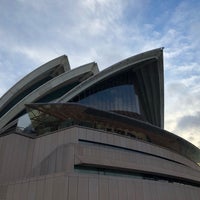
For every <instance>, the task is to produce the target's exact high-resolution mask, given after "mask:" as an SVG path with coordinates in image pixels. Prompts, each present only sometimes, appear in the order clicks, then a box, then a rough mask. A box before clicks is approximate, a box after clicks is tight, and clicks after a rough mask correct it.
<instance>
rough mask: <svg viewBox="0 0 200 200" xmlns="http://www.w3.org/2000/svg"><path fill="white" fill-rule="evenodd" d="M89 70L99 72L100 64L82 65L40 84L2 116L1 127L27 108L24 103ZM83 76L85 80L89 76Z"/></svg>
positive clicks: (93, 72) (0, 119)
mask: <svg viewBox="0 0 200 200" xmlns="http://www.w3.org/2000/svg"><path fill="white" fill-rule="evenodd" d="M89 72H91V73H92V75H94V74H96V73H98V66H97V64H96V63H95V62H91V63H88V64H85V65H81V66H79V67H77V68H74V69H72V70H70V71H66V72H64V73H62V74H60V75H59V76H56V77H55V78H53V79H51V80H49V81H48V82H46V83H44V84H43V85H41V86H39V87H38V88H36V89H35V90H33V91H32V92H31V93H29V94H27V95H26V96H25V97H24V98H23V99H21V100H20V101H19V102H18V103H17V104H16V105H15V106H13V107H12V108H11V109H10V110H8V112H6V113H5V114H4V115H3V116H2V117H1V118H0V128H2V127H4V126H5V125H6V124H7V123H8V122H9V121H10V120H11V119H12V118H13V117H14V116H16V115H17V114H18V113H20V112H21V111H22V110H23V109H24V108H25V106H24V104H26V103H31V102H34V101H35V100H37V99H38V98H39V97H40V96H44V95H45V94H47V93H48V94H49V93H50V92H51V91H52V90H53V89H54V88H55V87H58V86H59V85H61V84H63V83H65V82H67V81H70V80H72V79H74V78H76V77H79V76H81V75H84V74H85V73H89ZM82 78H83V80H84V79H86V78H88V77H85V78H84V77H82Z"/></svg>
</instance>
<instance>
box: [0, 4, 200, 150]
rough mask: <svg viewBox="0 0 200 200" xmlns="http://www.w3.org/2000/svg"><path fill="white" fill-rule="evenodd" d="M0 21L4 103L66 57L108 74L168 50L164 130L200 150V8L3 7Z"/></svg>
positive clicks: (0, 88) (0, 80)
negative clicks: (17, 87) (23, 82)
mask: <svg viewBox="0 0 200 200" xmlns="http://www.w3.org/2000/svg"><path fill="white" fill-rule="evenodd" d="M0 13H1V15H0V97H1V96H2V95H3V94H4V93H5V92H6V91H7V90H8V89H9V88H10V87H11V86H13V85H14V84H15V83H16V82H17V81H19V80H20V79H21V78H22V77H23V76H25V75H27V74H28V73H29V72H31V71H32V70H34V69H36V68H37V67H39V66H40V65H42V64H44V63H46V62H48V61H50V60H52V59H54V58H56V57H58V56H61V55H63V54H65V55H67V56H68V59H69V62H70V65H71V68H75V67H78V66H80V65H83V64H85V63H89V62H91V61H95V62H97V63H98V66H99V68H100V70H102V69H104V68H107V67H109V66H110V65H112V64H114V63H116V62H118V61H120V60H122V59H125V58H127V57H130V56H133V55H135V54H138V53H141V52H143V51H148V50H151V49H155V48H159V47H165V49H164V75H165V129H166V130H168V131H171V132H173V133H175V134H177V135H179V136H181V137H183V138H185V139H186V140H188V141H190V142H191V143H193V144H194V145H196V146H198V147H199V148H200V1H199V0H185V1H184V0H56V1H55V0H34V1H33V0H32V1H31V0H0Z"/></svg>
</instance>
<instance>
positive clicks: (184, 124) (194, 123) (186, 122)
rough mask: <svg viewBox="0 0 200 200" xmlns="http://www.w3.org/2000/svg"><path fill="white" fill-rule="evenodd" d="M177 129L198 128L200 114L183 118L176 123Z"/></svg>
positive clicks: (199, 125)
mask: <svg viewBox="0 0 200 200" xmlns="http://www.w3.org/2000/svg"><path fill="white" fill-rule="evenodd" d="M177 128H179V129H191V128H200V112H197V113H196V114H195V115H186V116H183V117H182V118H181V119H180V120H179V121H178V123H177Z"/></svg>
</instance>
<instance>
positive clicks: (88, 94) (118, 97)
mask: <svg viewBox="0 0 200 200" xmlns="http://www.w3.org/2000/svg"><path fill="white" fill-rule="evenodd" d="M71 101H72V102H78V103H81V104H84V105H87V106H91V107H94V108H97V109H101V110H108V111H125V112H134V113H138V114H139V113H140V109H139V101H138V95H137V94H136V91H135V87H134V75H133V72H132V71H130V72H123V73H122V74H119V75H115V76H114V77H111V78H109V79H107V80H104V81H102V82H100V83H97V84H96V85H93V86H92V87H91V88H89V89H87V90H86V91H84V92H82V93H81V94H80V95H78V96H76V97H75V98H74V99H72V100H71Z"/></svg>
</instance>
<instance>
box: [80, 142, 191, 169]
mask: <svg viewBox="0 0 200 200" xmlns="http://www.w3.org/2000/svg"><path fill="white" fill-rule="evenodd" d="M79 141H80V142H82V143H88V144H94V145H100V146H102V147H103V146H104V147H110V148H112V149H120V150H126V151H130V152H135V153H140V154H143V155H148V156H153V157H156V158H160V159H163V160H167V161H170V162H173V163H176V164H179V165H183V166H186V167H188V166H187V165H185V164H183V163H180V162H178V161H175V160H171V159H168V158H165V157H162V156H158V155H154V154H151V153H147V152H143V151H138V150H133V149H130V148H126V147H120V146H116V145H112V144H106V143H101V142H95V141H91V140H84V139H79Z"/></svg>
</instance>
